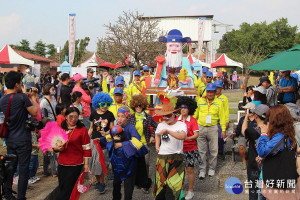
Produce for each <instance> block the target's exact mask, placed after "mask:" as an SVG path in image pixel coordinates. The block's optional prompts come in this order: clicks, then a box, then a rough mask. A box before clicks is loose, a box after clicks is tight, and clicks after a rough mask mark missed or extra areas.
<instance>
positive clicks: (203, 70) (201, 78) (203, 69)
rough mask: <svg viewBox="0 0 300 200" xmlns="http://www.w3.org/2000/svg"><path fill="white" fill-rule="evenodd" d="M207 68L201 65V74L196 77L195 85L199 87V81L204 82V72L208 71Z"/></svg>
mask: <svg viewBox="0 0 300 200" xmlns="http://www.w3.org/2000/svg"><path fill="white" fill-rule="evenodd" d="M208 71H209V70H208V68H206V67H203V68H202V76H201V77H200V78H198V79H197V82H195V87H199V85H200V84H201V83H203V82H204V83H205V82H206V73H207V72H208Z"/></svg>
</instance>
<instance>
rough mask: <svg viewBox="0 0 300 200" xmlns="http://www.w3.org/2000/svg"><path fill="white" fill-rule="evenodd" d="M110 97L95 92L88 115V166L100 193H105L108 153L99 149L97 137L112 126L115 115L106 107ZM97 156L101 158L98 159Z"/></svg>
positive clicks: (110, 101)
mask: <svg viewBox="0 0 300 200" xmlns="http://www.w3.org/2000/svg"><path fill="white" fill-rule="evenodd" d="M112 101H113V100H112V98H111V97H110V96H109V94H108V93H102V92H99V93H97V94H96V95H95V96H94V97H93V99H92V106H93V108H94V109H95V111H93V112H92V114H91V116H90V121H91V125H90V129H89V132H88V133H89V135H90V138H91V149H92V158H91V159H90V160H89V166H90V169H91V172H92V174H93V175H95V177H96V180H97V183H96V185H95V189H96V190H98V191H99V192H100V194H103V193H105V183H104V177H105V175H106V174H105V173H106V171H107V169H106V166H108V164H109V158H108V153H107V150H106V149H103V150H102V149H101V147H100V144H99V139H100V138H101V137H103V136H105V135H107V134H109V130H110V128H112V127H113V125H114V121H115V117H114V115H113V113H112V112H110V111H109V110H108V108H109V107H110V106H111V104H112ZM99 156H100V157H101V158H104V157H105V159H102V160H101V161H100V160H99Z"/></svg>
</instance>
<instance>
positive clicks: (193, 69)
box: [191, 66, 198, 87]
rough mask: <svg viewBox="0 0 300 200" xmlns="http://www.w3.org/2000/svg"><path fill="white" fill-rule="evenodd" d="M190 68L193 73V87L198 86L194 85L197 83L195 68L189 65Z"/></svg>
mask: <svg viewBox="0 0 300 200" xmlns="http://www.w3.org/2000/svg"><path fill="white" fill-rule="evenodd" d="M191 70H192V72H193V74H194V85H195V87H198V85H196V84H197V83H198V76H197V74H196V73H195V68H194V67H193V66H191Z"/></svg>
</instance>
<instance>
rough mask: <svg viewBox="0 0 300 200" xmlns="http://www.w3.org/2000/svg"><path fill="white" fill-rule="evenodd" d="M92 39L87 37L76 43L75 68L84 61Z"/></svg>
mask: <svg viewBox="0 0 300 200" xmlns="http://www.w3.org/2000/svg"><path fill="white" fill-rule="evenodd" d="M89 42H90V38H89V37H85V38H84V39H78V40H76V42H75V56H74V64H73V65H74V66H77V65H79V64H80V63H81V62H83V61H84V60H83V59H82V58H83V57H84V55H85V54H86V53H87V50H86V47H87V46H88V45H89Z"/></svg>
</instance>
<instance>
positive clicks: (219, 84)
mask: <svg viewBox="0 0 300 200" xmlns="http://www.w3.org/2000/svg"><path fill="white" fill-rule="evenodd" d="M214 84H215V85H216V87H223V82H222V81H220V80H217V81H215V82H214Z"/></svg>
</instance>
